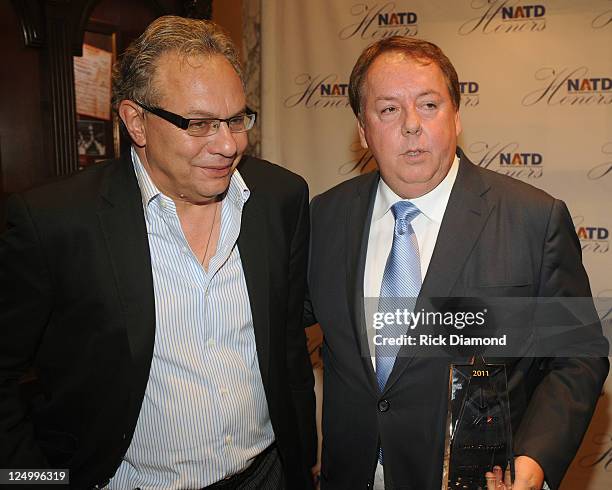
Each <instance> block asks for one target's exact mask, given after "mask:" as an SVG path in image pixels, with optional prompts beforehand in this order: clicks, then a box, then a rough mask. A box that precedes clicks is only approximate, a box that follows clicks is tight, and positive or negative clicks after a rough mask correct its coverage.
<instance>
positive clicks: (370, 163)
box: [338, 140, 378, 175]
mask: <svg viewBox="0 0 612 490" xmlns="http://www.w3.org/2000/svg"><path fill="white" fill-rule="evenodd" d="M349 151H350V152H351V153H352V154H353V155H354V156H353V158H351V159H350V160H349V161H348V162H345V163H343V164H342V165H340V166H339V167H338V175H350V174H352V173H353V172H357V173H359V174H366V173H368V172H371V171H372V170H375V169H376V168H378V164H377V163H376V159H375V158H374V155H372V152H371V151H370V150H368V149H364V148H363V147H362V146H361V143H360V142H359V141H358V140H357V141H353V143H351V145H350V146H349Z"/></svg>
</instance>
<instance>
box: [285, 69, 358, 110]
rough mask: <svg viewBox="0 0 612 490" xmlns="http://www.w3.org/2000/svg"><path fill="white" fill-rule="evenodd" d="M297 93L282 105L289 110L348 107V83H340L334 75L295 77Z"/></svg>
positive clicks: (306, 74)
mask: <svg viewBox="0 0 612 490" xmlns="http://www.w3.org/2000/svg"><path fill="white" fill-rule="evenodd" d="M294 83H295V85H296V87H297V91H296V92H295V93H293V94H291V95H290V96H288V97H287V98H285V100H284V102H283V104H284V106H285V107H287V108H289V109H291V108H293V107H298V106H300V107H305V108H307V109H344V108H346V107H349V100H348V82H345V81H342V80H341V79H340V77H339V76H338V75H337V74H336V73H330V74H329V75H314V76H313V75H310V74H309V73H302V74H300V75H298V76H297V77H295V79H294Z"/></svg>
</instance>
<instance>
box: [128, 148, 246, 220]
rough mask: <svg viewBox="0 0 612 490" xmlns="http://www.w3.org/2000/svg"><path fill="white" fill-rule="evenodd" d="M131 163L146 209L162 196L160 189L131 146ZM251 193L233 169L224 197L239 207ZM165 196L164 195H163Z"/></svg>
mask: <svg viewBox="0 0 612 490" xmlns="http://www.w3.org/2000/svg"><path fill="white" fill-rule="evenodd" d="M131 154H132V164H133V165H134V171H135V172H136V179H137V181H138V187H140V195H141V198H142V207H143V208H144V209H145V210H146V209H147V208H148V206H149V204H150V203H151V201H153V199H155V198H156V197H157V196H163V194H162V193H161V191H160V190H159V189H158V188H157V186H156V185H155V184H154V183H153V181H152V180H151V177H150V176H149V173H148V172H147V171H146V169H145V168H144V165H143V164H142V162H141V161H140V158H139V157H138V153H136V150H135V149H134V147H133V146H132V149H131ZM250 195H251V191H250V190H249V188H248V187H247V185H246V183H245V181H244V179H243V178H242V175H240V172H238V169H236V170H234V173H233V174H232V178H231V179H230V185H229V188H228V190H227V194H226V197H227V198H229V199H230V201H232V202H233V203H234V204H236V205H237V206H238V207H239V208H242V206H244V203H245V202H247V200H248V199H249V197H250ZM164 197H166V196H164Z"/></svg>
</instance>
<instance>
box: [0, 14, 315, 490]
mask: <svg viewBox="0 0 612 490" xmlns="http://www.w3.org/2000/svg"><path fill="white" fill-rule="evenodd" d="M113 92H114V93H113V105H114V109H115V110H116V111H117V112H118V114H119V116H120V117H121V120H122V122H123V124H124V126H125V129H126V130H127V132H128V133H129V136H130V138H131V140H132V147H131V151H130V153H128V154H127V155H125V156H124V157H123V158H122V159H121V160H119V161H110V162H107V163H104V164H102V165H99V166H96V167H94V168H92V169H90V170H87V171H84V172H82V173H80V174H78V175H76V176H74V177H71V178H69V179H66V180H64V181H62V182H60V183H56V184H53V185H50V186H46V187H43V188H41V189H37V190H34V191H30V192H28V193H26V194H24V195H22V196H17V197H15V198H14V199H13V201H12V204H11V206H10V213H9V223H8V225H9V226H8V231H7V233H6V234H5V236H4V237H2V240H1V241H0V263H1V264H2V265H1V266H0V288H1V289H2V291H3V293H2V299H1V300H0V301H1V302H0V305H1V308H0V325H1V326H0V359H1V360H0V387H1V388H0V389H1V391H0V400H2V401H1V402H0V412H1V413H2V417H0V419H1V420H0V431H1V432H0V441H1V442H0V468H37V467H39V468H45V467H50V468H68V469H70V470H71V474H70V479H71V484H73V485H74V486H75V487H78V488H91V487H95V488H104V487H107V488H111V489H114V488H117V489H123V488H163V489H173V488H175V489H179V488H180V489H185V488H198V489H199V488H211V489H217V488H218V489H235V488H236V489H242V488H244V489H246V488H249V489H250V488H262V489H281V488H291V489H300V488H308V487H310V486H311V480H310V474H309V468H310V466H312V465H313V464H314V448H315V447H316V443H315V437H316V435H315V425H314V396H313V382H312V371H311V368H310V364H309V360H308V357H307V352H306V341H305V336H304V331H303V329H302V327H301V312H302V305H303V294H304V283H305V268H306V255H307V239H308V189H307V186H306V184H305V182H304V181H303V179H301V178H299V177H297V176H295V175H293V174H291V173H290V172H289V171H287V170H284V169H282V168H280V167H277V166H275V165H272V164H270V163H267V162H263V161H260V160H257V159H255V158H251V157H243V152H244V151H245V148H246V146H247V136H246V132H247V131H248V130H249V129H251V128H252V127H253V124H254V123H255V118H256V115H255V114H254V113H252V112H251V111H249V110H248V109H247V106H246V100H245V94H244V90H243V83H242V80H241V71H240V66H239V62H238V59H237V53H236V51H235V48H234V46H233V45H232V44H231V42H230V40H229V39H228V38H227V37H226V36H225V35H224V34H223V33H222V32H221V31H220V30H219V29H218V28H217V26H215V25H214V24H212V23H210V22H206V21H199V20H190V19H183V18H179V17H170V16H168V17H162V18H160V19H157V20H156V21H155V22H153V23H152V24H151V25H150V26H149V27H148V28H147V30H146V31H145V32H144V34H143V35H142V36H141V37H140V38H138V39H137V40H136V41H135V42H134V43H133V44H132V45H131V46H130V47H129V48H128V49H127V51H126V52H125V54H124V56H123V57H122V59H121V60H120V61H119V62H118V64H117V66H116V67H115V72H114V76H113ZM26 372H33V373H34V375H35V378H36V381H35V382H34V383H29V384H27V385H25V384H21V385H19V384H18V381H19V380H20V378H22V377H23V374H24V373H26ZM24 386H28V387H29V391H30V392H32V393H33V394H30V396H28V397H27V399H22V398H21V397H20V391H23V390H22V388H23V387H24ZM20 388H21V389H20Z"/></svg>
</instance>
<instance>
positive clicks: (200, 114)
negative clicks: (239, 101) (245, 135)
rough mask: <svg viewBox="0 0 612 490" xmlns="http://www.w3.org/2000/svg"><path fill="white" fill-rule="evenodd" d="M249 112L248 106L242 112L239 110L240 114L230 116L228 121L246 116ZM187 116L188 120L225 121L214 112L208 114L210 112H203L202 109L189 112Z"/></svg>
mask: <svg viewBox="0 0 612 490" xmlns="http://www.w3.org/2000/svg"><path fill="white" fill-rule="evenodd" d="M246 112H247V108H246V106H244V107H243V108H242V109H241V110H239V111H238V112H235V113H234V114H230V115H229V116H228V119H231V118H232V117H234V116H238V115H240V114H246ZM187 116H188V118H198V119H200V118H201V119H224V118H221V116H219V114H213V113H212V112H208V111H203V110H201V109H193V110H189V111H187Z"/></svg>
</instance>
